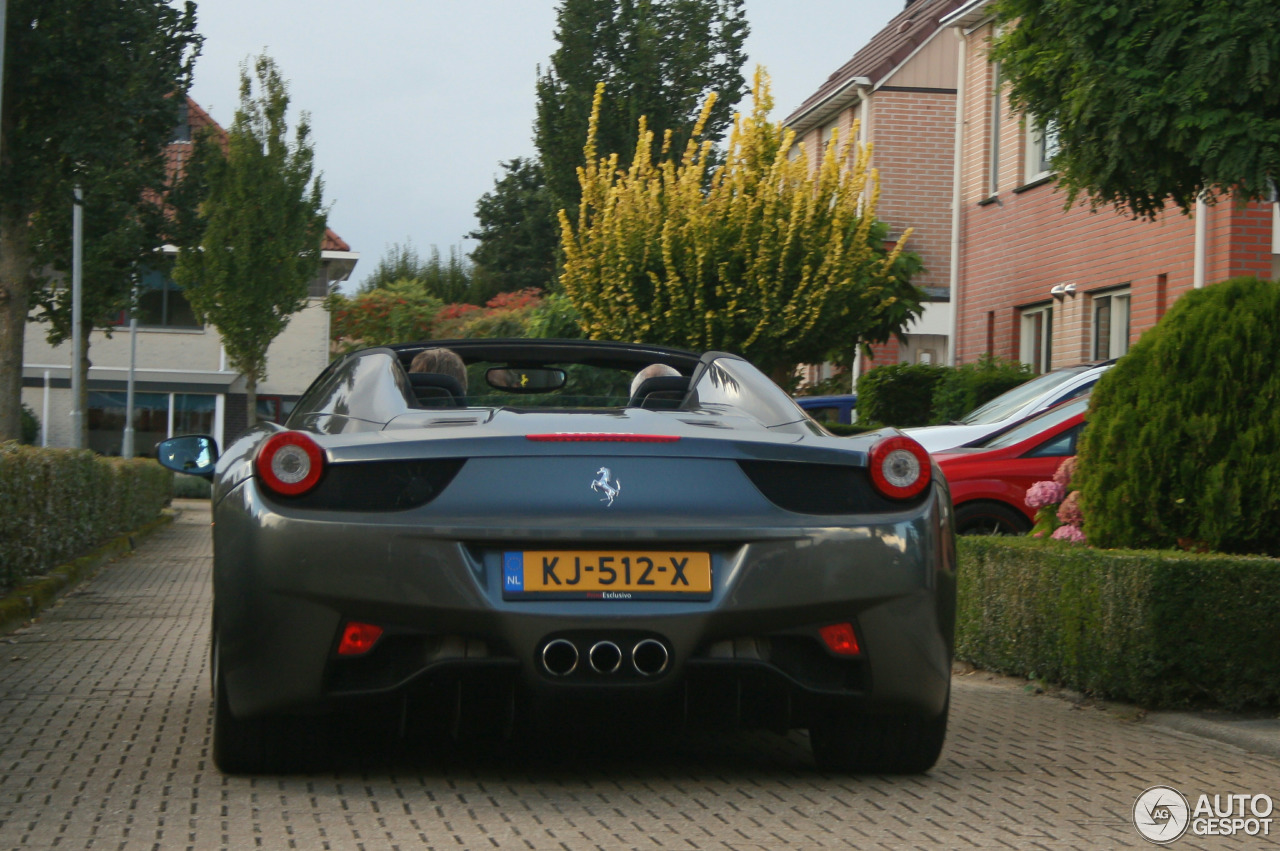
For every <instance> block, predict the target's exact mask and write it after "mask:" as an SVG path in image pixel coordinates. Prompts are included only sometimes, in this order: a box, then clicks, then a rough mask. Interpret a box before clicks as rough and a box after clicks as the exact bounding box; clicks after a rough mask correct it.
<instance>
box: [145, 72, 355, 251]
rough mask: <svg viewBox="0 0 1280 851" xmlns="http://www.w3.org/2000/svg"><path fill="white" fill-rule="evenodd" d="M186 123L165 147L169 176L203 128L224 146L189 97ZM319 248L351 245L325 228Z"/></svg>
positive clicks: (216, 127)
mask: <svg viewBox="0 0 1280 851" xmlns="http://www.w3.org/2000/svg"><path fill="white" fill-rule="evenodd" d="M187 125H188V126H189V127H190V130H191V132H190V133H188V134H187V139H186V140H181V141H173V142H170V143H169V146H168V147H167V148H166V149H165V161H166V163H167V164H168V167H169V174H170V176H171V177H172V176H175V175H178V174H181V172H182V169H183V165H184V163H185V162H186V158H187V157H188V156H190V154H191V140H192V139H194V138H195V137H196V134H197V133H199V132H200V131H202V130H204V129H205V128H212V131H213V133H214V134H215V135H216V136H217V138H218V140H219V142H221V143H222V145H223V147H224V148H225V146H226V142H227V131H226V130H224V129H222V126H221V125H220V124H218V122H216V121H214V120H213V117H212V116H211V115H209V113H207V112H205V111H204V109H203V108H202V107H201V106H200V104H198V103H196V102H195V101H194V100H192V99H191V98H190V97H188V98H187ZM320 250H321V251H345V252H349V251H351V246H350V245H348V244H347V241H346V240H344V239H343V238H342V237H340V236H338V235H337V234H336V233H334V232H333V229H332V228H325V229H324V239H323V240H322V241H321V243H320Z"/></svg>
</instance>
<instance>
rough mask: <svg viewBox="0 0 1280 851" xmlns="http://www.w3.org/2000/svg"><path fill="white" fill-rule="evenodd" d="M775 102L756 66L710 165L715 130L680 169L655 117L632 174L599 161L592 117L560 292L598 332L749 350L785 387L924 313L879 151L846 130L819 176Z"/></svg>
mask: <svg viewBox="0 0 1280 851" xmlns="http://www.w3.org/2000/svg"><path fill="white" fill-rule="evenodd" d="M596 98H597V103H599V102H600V101H601V100H602V98H603V86H602V87H601V88H600V89H599V90H598V91H597V95H596ZM713 99H714V96H713V97H712V98H709V99H708V104H707V107H706V109H704V112H703V115H704V116H705V115H707V114H709V113H710V110H711V106H712V103H711V101H712V100H713ZM772 105H773V103H772V97H771V96H770V94H769V88H768V80H767V77H765V75H764V74H763V72H757V77H756V86H755V105H754V109H753V111H752V113H751V115H750V116H749V117H747V118H739V119H738V120H737V121H735V124H734V128H733V131H732V133H731V135H730V139H729V146H728V150H727V152H726V155H725V163H724V165H723V166H721V167H718V168H716V169H715V170H714V172H712V173H710V174H709V173H708V159H709V154H710V152H711V148H712V145H711V141H710V140H709V139H700V138H699V137H698V136H697V134H695V135H694V137H693V138H691V139H690V140H689V142H688V143H687V144H686V146H685V148H684V154H683V157H682V158H681V159H680V161H679V162H678V163H677V162H673V161H672V160H671V159H667V158H663V160H662V161H661V163H660V164H657V165H655V164H654V158H653V156H652V151H653V149H654V134H653V132H652V131H650V130H648V129H647V127H645V126H644V125H643V122H642V126H641V133H640V138H639V141H638V143H637V145H636V153H635V157H634V159H633V160H632V162H631V165H630V166H629V168H627V169H625V170H620V169H619V159H618V155H617V154H611V155H609V156H607V157H598V156H597V149H596V147H595V140H596V134H595V128H596V123H595V121H594V118H593V120H592V122H591V128H590V131H589V133H588V135H587V146H586V151H585V156H586V161H587V165H586V167H585V168H584V169H583V172H582V204H581V207H580V210H579V216H578V222H577V224H576V225H575V224H574V222H573V221H571V220H570V219H569V217H568V216H567V215H565V214H564V213H563V212H562V213H561V217H560V218H561V229H562V234H563V236H562V244H563V246H564V252H565V270H564V275H563V276H562V277H561V285H562V286H563V287H564V291H565V293H566V294H567V295H568V296H569V298H570V299H572V301H573V303H574V306H575V307H577V309H578V310H579V311H580V312H581V314H582V322H583V327H584V330H585V332H586V334H587V335H588V336H589V337H591V338H602V337H606V338H608V337H611V338H616V339H621V340H630V341H636V342H646V343H666V344H670V345H676V346H683V347H686V348H691V349H725V350H729V351H736V352H739V353H741V354H742V355H744V356H745V357H747V358H749V359H750V360H752V361H753V362H755V363H756V364H757V365H758V366H760V367H761V368H762V369H764V370H766V371H769V372H771V373H772V374H773V376H774V378H775V380H779V383H781V382H782V381H785V380H786V376H787V373H788V372H789V371H792V370H793V369H794V367H795V365H796V364H798V363H816V362H821V361H824V360H828V359H834V360H840V361H844V360H848V359H850V358H851V357H852V353H853V351H854V347H855V346H856V345H857V344H858V343H859V342H863V343H866V342H882V341H885V340H887V339H888V338H889V337H890V336H891V335H893V334H895V333H898V332H900V331H901V329H902V328H903V327H904V326H905V325H906V324H907V323H908V322H909V321H910V320H911V319H912V318H913V317H915V316H918V315H919V314H920V313H921V312H922V310H923V308H922V306H921V300H922V298H923V293H922V292H921V291H920V290H919V289H918V288H917V287H914V286H912V285H911V283H910V281H909V277H910V274H911V273H912V272H913V271H914V270H915V269H917V268H919V260H918V258H916V257H915V256H914V255H911V254H907V253H905V252H904V251H903V246H904V245H905V242H906V240H907V238H908V237H909V236H910V231H907V232H906V233H904V234H903V236H902V238H901V239H900V240H899V241H898V243H897V245H896V246H895V247H894V248H893V249H892V250H886V249H885V247H884V240H885V238H886V236H887V227H886V226H885V225H884V224H883V223H882V222H879V221H878V220H876V218H875V211H876V202H877V199H878V195H879V190H878V185H877V183H876V177H875V173H874V172H872V171H869V170H868V168H867V163H868V160H869V157H870V151H869V150H868V149H866V148H856V147H855V146H851V145H849V144H847V143H845V144H841V143H840V142H839V139H838V137H837V138H835V139H833V140H832V142H831V143H830V144H829V145H828V146H827V148H826V150H825V151H824V152H823V154H822V159H821V163H820V165H819V167H818V169H817V170H816V171H814V172H812V173H811V171H810V168H809V159H808V156H807V155H805V154H804V153H803V152H802V154H801V156H799V157H796V158H795V159H789V158H788V151H789V150H790V149H791V147H792V142H793V140H794V133H793V131H791V130H789V129H786V128H784V127H783V126H782V125H780V124H777V123H774V122H771V121H770V120H769V117H768V115H769V110H770V109H771V108H772ZM593 115H594V113H593ZM670 141H671V134H668V135H667V138H666V141H665V142H664V143H663V150H664V151H665V150H666V149H667V148H668V146H669V144H670Z"/></svg>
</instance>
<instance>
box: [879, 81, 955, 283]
mask: <svg viewBox="0 0 1280 851" xmlns="http://www.w3.org/2000/svg"><path fill="white" fill-rule="evenodd" d="M955 102H956V98H955V95H954V94H946V93H939V92H922V91H885V90H881V91H878V92H876V93H875V95H873V97H872V103H871V125H872V136H871V140H870V141H871V143H872V145H873V152H872V158H871V165H872V167H873V168H875V169H877V170H878V171H879V175H880V203H879V208H878V211H877V212H878V217H879V218H880V220H881V221H884V222H886V223H888V224H889V227H890V229H891V232H892V234H893V235H894V236H898V235H901V234H902V232H903V231H905V230H906V229H907V228H909V227H910V228H914V232H913V233H912V235H911V239H910V240H909V241H908V243H907V248H908V249H909V250H910V251H914V252H915V253H916V254H919V255H920V257H921V259H922V260H923V261H924V266H925V269H924V272H923V273H921V274H919V275H917V276H916V277H915V278H914V279H913V280H912V282H913V283H915V284H916V285H917V286H932V287H945V286H947V284H948V282H949V280H950V274H951V186H952V171H953V169H952V162H953V159H954V151H955V128H956V124H955V121H956V119H955Z"/></svg>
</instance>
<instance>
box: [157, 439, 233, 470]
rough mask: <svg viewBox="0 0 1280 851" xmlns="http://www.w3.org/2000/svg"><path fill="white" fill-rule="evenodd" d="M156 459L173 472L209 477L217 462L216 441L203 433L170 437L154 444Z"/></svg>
mask: <svg viewBox="0 0 1280 851" xmlns="http://www.w3.org/2000/svg"><path fill="white" fill-rule="evenodd" d="M156 460H157V461H159V462H160V466H162V467H164V468H166V469H169V470H173V471H174V472H175V473H186V474H188V475H191V476H200V477H201V478H205V479H211V478H213V466H214V464H216V463H218V441H216V440H214V439H213V438H212V437H209V436H207V435H203V434H188V435H184V436H183V437H171V438H169V439H168V440H162V441H160V442H159V443H157V444H156Z"/></svg>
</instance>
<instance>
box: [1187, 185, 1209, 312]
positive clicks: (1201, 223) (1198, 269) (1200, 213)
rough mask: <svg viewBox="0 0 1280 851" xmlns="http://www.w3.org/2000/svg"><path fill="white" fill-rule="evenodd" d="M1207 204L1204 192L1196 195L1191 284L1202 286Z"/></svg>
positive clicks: (1207, 223) (1207, 215) (1207, 228)
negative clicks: (1194, 241)
mask: <svg viewBox="0 0 1280 851" xmlns="http://www.w3.org/2000/svg"><path fill="white" fill-rule="evenodd" d="M1208 231H1209V205H1208V204H1206V203H1205V202H1204V193H1203V192H1201V193H1200V194H1199V195H1197V196H1196V243H1195V255H1194V259H1193V260H1192V261H1191V286H1192V287H1194V288H1195V289H1197V290H1199V289H1203V288H1204V255H1205V243H1206V242H1207V241H1208V239H1207V236H1208Z"/></svg>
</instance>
